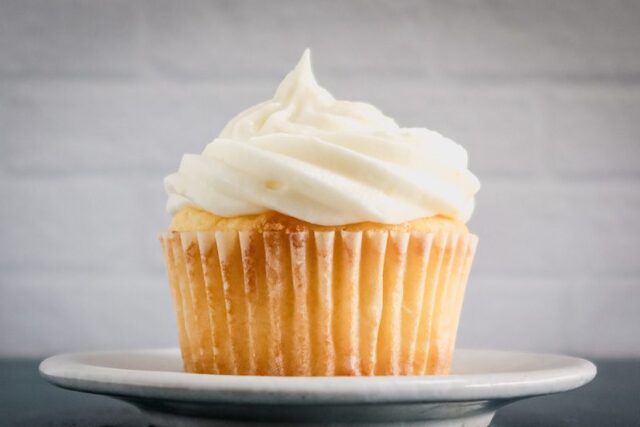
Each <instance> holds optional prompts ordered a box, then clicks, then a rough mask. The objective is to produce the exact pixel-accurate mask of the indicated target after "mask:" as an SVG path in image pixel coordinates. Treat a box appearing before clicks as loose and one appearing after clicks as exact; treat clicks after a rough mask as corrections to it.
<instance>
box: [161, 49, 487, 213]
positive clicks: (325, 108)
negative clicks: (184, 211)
mask: <svg viewBox="0 0 640 427" xmlns="http://www.w3.org/2000/svg"><path fill="white" fill-rule="evenodd" d="M479 187H480V184H479V182H478V180H477V179H476V177H475V176H474V175H473V174H472V173H471V172H470V171H469V170H468V168H467V153H466V151H465V150H464V149H463V148H462V147H461V146H459V145H458V144H456V143H455V142H453V141H452V140H450V139H448V138H445V137H444V136H442V135H440V134H439V133H437V132H434V131H431V130H428V129H424V128H401V127H399V126H398V125H397V124H396V122H395V121H394V120H393V119H391V118H389V117H387V116H385V115H384V114H382V112H380V110H378V109H377V108H375V107H374V106H372V105H369V104H366V103H362V102H349V101H341V100H336V99H335V98H334V97H333V96H332V95H331V94H330V93H329V92H328V91H327V90H326V89H324V88H322V87H321V86H320V85H318V83H317V81H316V79H315V77H314V75H313V72H312V70H311V61H310V54H309V50H306V51H305V52H304V54H303V56H302V58H301V59H300V62H299V63H298V65H297V66H296V67H295V68H294V69H293V71H291V72H290V73H289V74H288V75H287V76H286V77H285V79H284V80H283V81H282V83H281V84H280V86H279V87H278V90H277V91H276V93H275V95H274V97H273V99H271V100H269V101H266V102H263V103H260V104H258V105H255V106H253V107H251V108H249V109H247V110H245V111H243V112H242V113H240V114H238V115H237V116H236V117H234V118H233V119H232V120H231V121H230V122H229V123H228V124H227V125H226V126H225V128H224V129H223V130H222V132H221V133H220V136H219V137H218V138H216V139H214V140H213V141H212V142H211V143H210V144H209V145H207V146H206V148H205V149H204V151H203V152H202V154H199V155H195V154H186V155H184V157H183V158H182V162H181V163H180V168H179V169H178V172H176V173H174V174H172V175H169V176H168V177H167V178H165V188H166V190H167V193H168V195H169V200H168V203H167V209H168V210H169V212H172V213H174V212H176V211H178V210H179V209H180V208H182V207H184V206H197V207H200V208H201V209H204V210H207V211H210V212H212V213H214V214H216V215H219V216H224V217H231V216H240V215H250V214H259V213H263V212H267V211H277V212H280V213H283V214H285V215H289V216H292V217H294V218H298V219H300V220H303V221H307V222H311V223H314V224H320V225H342V224H351V223H356V222H363V221H372V222H379V223H385V224H399V223H402V222H406V221H410V220H414V219H417V218H422V217H429V216H434V215H443V216H447V217H451V218H456V219H459V220H462V221H467V220H468V219H469V217H470V216H471V213H472V212H473V208H474V195H475V193H476V192H477V191H478V189H479Z"/></svg>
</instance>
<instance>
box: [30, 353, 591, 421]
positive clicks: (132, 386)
mask: <svg viewBox="0 0 640 427" xmlns="http://www.w3.org/2000/svg"><path fill="white" fill-rule="evenodd" d="M40 373H41V375H42V376H43V377H44V378H45V379H46V380H48V381H49V382H51V383H52V384H54V385H57V386H59V387H63V388H67V389H71V390H76V391H82V392H88V393H96V394H103V395H107V396H111V397H114V398H117V399H121V400H124V401H126V402H129V403H131V404H133V405H135V406H137V407H138V408H139V409H140V410H141V411H143V412H144V413H146V414H147V416H148V419H149V422H150V423H151V424H153V425H154V426H158V427H162V426H180V427H183V426H184V427H187V426H189V427H191V426H202V427H204V426H256V425H265V424H268V425H271V426H275V425H280V426H283V425H290V426H294V425H301V424H303V425H318V426H319V425H332V426H336V425H352V426H354V425H355V426H365V425H375V426H382V425H397V426H429V427H445V426H446V427H453V426H466V427H480V426H482V427H484V426H487V425H489V423H490V422H491V419H492V418H493V415H494V414H495V411H496V410H497V409H499V408H500V407H502V406H504V405H507V404H509V403H512V402H515V401H516V400H520V399H524V398H527V397H533V396H540V395H545V394H551V393H559V392H563V391H568V390H572V389H575V388H577V387H580V386H582V385H584V384H586V383H588V382H589V381H591V380H592V379H593V378H594V377H595V375H596V367H595V366H594V365H593V364H592V363H591V362H589V361H587V360H584V359H578V358H575V357H568V356H560V355H553V354H535V353H518V352H506V351H491V350H465V349H459V350H456V352H455V356H454V363H453V369H452V372H451V374H450V375H447V376H396V377H394V376H379V377H266V376H262V377H260V376H236V375H202V374H189V373H185V372H183V370H182V361H181V359H180V352H179V351H178V350H177V349H162V350H132V351H110V352H91V353H69V354H61V355H58V356H53V357H50V358H48V359H46V360H45V361H43V362H42V363H41V364H40Z"/></svg>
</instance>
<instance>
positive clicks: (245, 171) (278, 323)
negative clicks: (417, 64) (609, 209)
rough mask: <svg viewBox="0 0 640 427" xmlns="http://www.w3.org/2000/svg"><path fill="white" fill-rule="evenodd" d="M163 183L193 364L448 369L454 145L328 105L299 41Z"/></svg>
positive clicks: (466, 203) (293, 371)
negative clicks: (273, 86)
mask: <svg viewBox="0 0 640 427" xmlns="http://www.w3.org/2000/svg"><path fill="white" fill-rule="evenodd" d="M165 186H166V190H167V193H168V195H169V200H168V210H169V212H171V213H172V214H173V220H172V222H171V225H170V227H169V230H168V231H167V232H165V233H163V234H162V236H161V241H162V245H163V248H164V254H165V258H166V263H167V270H168V273H169V281H170V284H171V289H172V293H173V300H174V304H175V309H176V313H177V321H178V329H179V336H180V346H181V352H182V357H183V361H184V367H185V370H186V371H187V372H197V373H209V374H239V375H424V374H446V373H447V372H448V371H449V368H450V366H451V359H452V354H453V349H454V345H455V338H456V331H457V329H458V319H459V316H460V310H461V307H462V301H463V296H464V289H465V284H466V282H467V277H468V275H469V270H470V267H471V263H472V259H473V255H474V252H475V248H476V244H477V238H476V237H475V236H474V235H472V234H470V233H469V231H468V229H467V227H466V225H465V222H466V221H467V220H468V219H469V217H470V216H471V213H472V212H473V207H474V195H475V193H476V192H477V191H478V189H479V183H478V180H477V179H476V177H475V176H474V175H473V174H472V173H471V172H470V171H469V170H468V169H467V154H466V151H465V150H464V149H463V148H462V147H460V146H459V145H457V144H456V143H454V142H453V141H451V140H450V139H447V138H445V137H443V136H442V135H440V134H438V133H436V132H433V131H430V130H427V129H422V128H420V129H414V128H411V129H408V128H401V127H399V126H398V125H397V124H396V123H395V122H394V121H393V120H392V119H391V118H389V117H387V116H385V115H383V114H382V113H381V112H380V111H379V110H377V109H376V108H375V107H373V106H371V105H368V104H364V103H359V102H347V101H339V100H336V99H335V98H334V97H333V96H332V95H331V94H330V93H329V92H327V91H326V90H325V89H323V88H322V87H320V86H319V85H318V83H317V82H316V80H315V78H314V76H313V73H312V71H311V63H310V58H309V52H308V51H307V52H305V53H304V55H303V57H302V59H301V60H300V62H299V63H298V65H297V66H296V67H295V69H294V70H293V71H291V72H290V73H289V74H288V75H287V76H286V78H285V79H284V81H283V82H282V83H281V84H280V86H279V88H278V90H277V91H276V94H275V96H274V97H273V99H272V100H269V101H266V102H263V103H261V104H258V105H256V106H254V107H251V108H249V109H248V110H246V111H244V112H242V113H240V114H239V115H238V116H236V117H235V118H234V119H232V120H231V122H229V124H228V125H227V126H226V127H225V128H224V129H223V131H222V132H221V134H220V136H219V137H218V138H216V139H215V140H214V141H213V142H211V143H210V144H209V145H208V146H207V147H206V148H205V149H204V151H203V152H202V154H200V155H194V154H187V155H185V156H184V157H183V159H182V162H181V164H180V168H179V170H178V172H176V173H174V174H172V175H170V176H168V177H167V178H166V179H165Z"/></svg>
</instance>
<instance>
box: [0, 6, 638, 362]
mask: <svg viewBox="0 0 640 427" xmlns="http://www.w3.org/2000/svg"><path fill="white" fill-rule="evenodd" d="M639 23H640V2H637V1H620V0H616V1H600V2H596V1H577V0H570V1H562V2H557V1H551V0H547V1H535V2H533V1H506V0H504V1H500V0H496V1H488V0H487V1H468V2H465V1H448V2H444V1H442V2H440V1H397V2H396V1H390V0H389V1H367V2H365V1H341V2H338V1H336V2H310V1H276V2H262V1H235V2H231V1H229V2H221V1H179V2H178V1H164V0H160V1H124V0H122V1H120V0H114V1H93V2H90V1H71V0H57V1H47V0H26V1H6V0H2V1H0V236H1V237H0V239H1V244H0V355H41V354H47V353H52V352H57V351H63V350H78V349H107V348H126V347H148V346H168V345H174V343H175V342H176V332H175V327H174V318H173V312H172V308H171V301H170V295H169V291H168V286H167V284H166V279H165V276H164V266H163V263H162V259H161V252H160V248H159V245H158V241H157V233H158V232H159V231H160V230H162V229H163V228H165V227H166V225H167V224H168V221H169V217H168V215H167V214H165V212H164V203H165V195H164V192H163V188H162V178H163V177H164V176H165V175H167V174H169V173H170V172H172V171H173V170H175V169H176V168H177V165H178V162H179V160H180V156H181V155H182V154H183V153H185V152H199V151H200V150H201V149H202V148H203V147H204V145H205V144H206V143H207V142H209V141H210V140H211V139H212V138H213V137H215V136H216V134H217V132H219V130H220V129H221V127H222V126H223V124H224V123H225V122H226V121H227V120H228V119H230V118H231V116H232V115H233V114H235V113H237V112H238V111H240V110H241V109H243V108H245V107H247V106H249V105H252V104H254V103H256V102H259V101H262V100H265V99H267V98H269V97H271V95H272V93H273V92H274V91H275V88H276V85H277V84H278V83H279V81H280V79H281V78H282V77H283V76H284V74H285V73H286V72H287V71H289V69H290V68H291V67H293V65H294V64H295V62H296V61H297V59H298V57H299V56H300V54H301V53H302V51H303V49H304V48H305V47H307V46H309V47H311V48H312V52H313V59H314V66H315V70H316V75H317V77H318V79H319V81H320V82H321V83H322V84H324V85H325V86H326V87H327V88H329V89H330V90H331V91H332V92H333V93H334V94H335V95H336V96H338V97H340V98H343V99H349V100H362V101H367V102H371V103H373V104H375V105H376V106H378V107H380V108H381V109H382V110H383V111H384V112H385V113H387V114H389V115H391V116H392V117H394V118H396V119H397V121H398V122H399V123H400V124H403V125H405V126H427V127H430V128H432V129H436V130H439V131H441V132H443V133H444V134H445V135H448V136H450V137H452V138H453V139H454V140H456V141H458V142H459V143H461V144H463V145H464V146H465V147H466V148H467V149H468V151H469V156H470V160H471V167H472V170H473V171H474V172H475V173H476V174H477V175H478V176H479V177H480V179H481V182H482V184H483V188H482V190H481V192H480V193H479V195H478V199H477V201H478V206H477V210H476V214H475V216H474V218H473V219H472V221H471V223H470V227H471V228H472V230H474V231H475V232H476V233H477V234H478V235H480V247H479V254H478V257H477V262H476V264H475V269H474V271H473V274H472V278H471V280H470V283H469V287H468V294H467V299H466V302H465V307H464V313H463V319H462V323H461V331H460V339H459V343H460V345H461V346H475V347H496V348H509V349H526V350H539V351H561V352H567V353H574V354H586V355H597V356H640V332H639V330H638V324H640V310H639V309H638V306H639V304H640V262H639V261H640V239H639V238H640V221H639V218H640V186H639V185H638V184H640V25H639Z"/></svg>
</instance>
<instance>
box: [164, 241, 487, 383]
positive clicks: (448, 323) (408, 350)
mask: <svg viewBox="0 0 640 427" xmlns="http://www.w3.org/2000/svg"><path fill="white" fill-rule="evenodd" d="M161 242H162V247H163V249H164V255H165V258H166V263H167V271H168V275H169V282H170V285H171V290H172V296H173V301H174V306H175V311H176V314H177V322H178V332H179V338H180V347H181V353H182V358H183V362H184V368H185V370H186V371H187V372H194V373H207V374H233V375H279V376H282V375H289V376H291V375H297V376H308V375H314V376H318V375H321V376H335V375H425V374H447V373H448V371H449V368H450V366H451V360H452V355H453V350H454V346H455V339H456V331H457V329H458V320H459V317H460V310H461V306H462V301H463V297H464V290H465V284H466V282H467V277H468V275H469V270H470V267H471V263H472V260H473V255H474V253H475V249H476V245H477V237H476V236H474V235H472V234H468V233H447V232H440V233H435V234H433V233H424V232H397V231H364V232H360V231H336V232H332V231H331V232H325V231H321V232H320V231H318V232H314V231H309V232H284V231H282V232H279V231H276V232H266V231H265V232H258V231H240V232H238V231H219V232H197V233H196V232H165V233H163V234H162V235H161Z"/></svg>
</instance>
